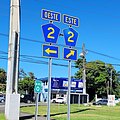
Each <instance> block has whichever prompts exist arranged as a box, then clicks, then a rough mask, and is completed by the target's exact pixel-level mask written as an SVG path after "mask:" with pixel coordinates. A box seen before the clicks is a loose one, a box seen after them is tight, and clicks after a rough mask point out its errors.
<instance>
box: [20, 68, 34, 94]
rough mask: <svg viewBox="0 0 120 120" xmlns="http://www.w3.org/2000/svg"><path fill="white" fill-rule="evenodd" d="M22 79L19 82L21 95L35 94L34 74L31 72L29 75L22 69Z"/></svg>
mask: <svg viewBox="0 0 120 120" xmlns="http://www.w3.org/2000/svg"><path fill="white" fill-rule="evenodd" d="M20 75H21V78H22V79H20V81H19V85H18V87H19V88H18V89H19V92H20V93H21V94H32V95H33V94H34V78H35V76H34V73H32V72H29V73H28V75H27V74H26V73H25V72H24V70H23V69H21V72H20Z"/></svg>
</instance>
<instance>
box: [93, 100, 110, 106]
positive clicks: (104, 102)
mask: <svg viewBox="0 0 120 120" xmlns="http://www.w3.org/2000/svg"><path fill="white" fill-rule="evenodd" d="M107 104H108V100H107V99H101V100H98V101H97V102H93V105H107Z"/></svg>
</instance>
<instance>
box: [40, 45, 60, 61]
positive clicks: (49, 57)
mask: <svg viewBox="0 0 120 120" xmlns="http://www.w3.org/2000/svg"><path fill="white" fill-rule="evenodd" d="M45 45H46V46H52V47H56V48H58V57H54V56H53V57H51V56H45V55H44V50H43V46H45ZM42 56H43V57H45V58H56V59H58V58H59V47H58V46H55V45H49V44H42Z"/></svg>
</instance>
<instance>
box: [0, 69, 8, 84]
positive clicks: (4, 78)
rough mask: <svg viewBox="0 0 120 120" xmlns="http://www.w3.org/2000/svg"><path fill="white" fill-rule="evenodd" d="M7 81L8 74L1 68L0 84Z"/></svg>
mask: <svg viewBox="0 0 120 120" xmlns="http://www.w3.org/2000/svg"><path fill="white" fill-rule="evenodd" d="M6 80H7V75H6V72H5V70H4V69H3V68H0V83H2V84H5V83H6Z"/></svg>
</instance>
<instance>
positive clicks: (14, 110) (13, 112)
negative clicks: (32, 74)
mask: <svg viewBox="0 0 120 120" xmlns="http://www.w3.org/2000/svg"><path fill="white" fill-rule="evenodd" d="M19 112H20V94H6V103H5V117H6V120H19Z"/></svg>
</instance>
